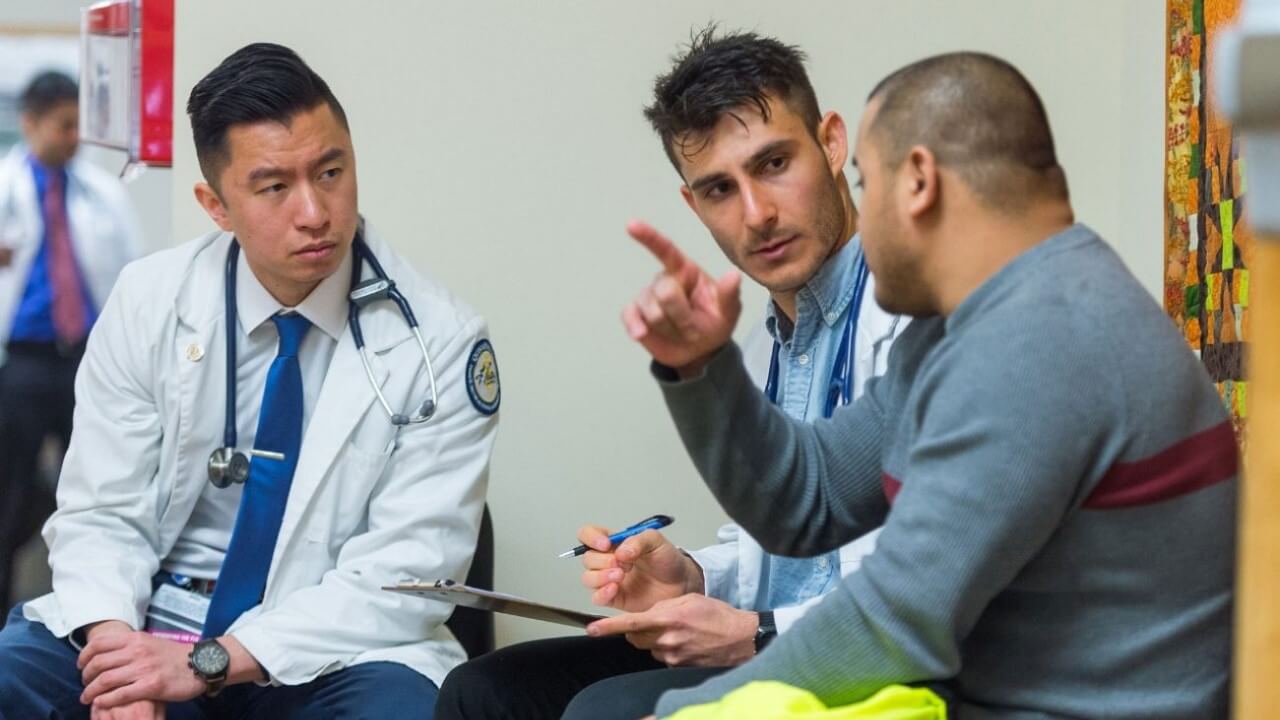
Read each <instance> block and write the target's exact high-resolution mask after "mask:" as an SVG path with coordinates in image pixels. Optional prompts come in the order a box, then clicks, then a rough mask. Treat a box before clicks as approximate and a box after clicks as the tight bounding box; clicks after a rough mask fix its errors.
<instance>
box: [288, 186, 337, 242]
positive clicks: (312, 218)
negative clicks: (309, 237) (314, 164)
mask: <svg viewBox="0 0 1280 720" xmlns="http://www.w3.org/2000/svg"><path fill="white" fill-rule="evenodd" d="M294 197H295V199H296V203H297V204H296V213H295V214H294V223H295V224H296V225H297V226H298V228H299V229H302V230H311V231H315V230H322V229H324V227H325V226H326V225H328V224H329V209H328V206H326V205H325V202H324V196H323V194H322V193H321V192H320V191H319V190H318V189H317V188H316V186H315V185H313V184H311V183H303V184H301V185H300V186H299V187H298V192H297V193H296V194H295V196H294Z"/></svg>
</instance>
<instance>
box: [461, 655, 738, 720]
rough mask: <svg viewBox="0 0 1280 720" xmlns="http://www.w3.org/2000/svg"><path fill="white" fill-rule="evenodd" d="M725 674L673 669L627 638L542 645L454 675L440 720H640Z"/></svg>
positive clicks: (475, 663)
mask: <svg viewBox="0 0 1280 720" xmlns="http://www.w3.org/2000/svg"><path fill="white" fill-rule="evenodd" d="M725 669H726V668H668V667H667V666H665V665H663V664H662V663H660V662H658V661H657V660H654V659H653V656H651V655H650V654H649V653H647V652H645V651H643V650H637V649H636V648H634V647H632V646H631V645H630V644H628V643H627V641H626V640H625V639H623V638H620V637H619V638H589V637H566V638H552V639H550V640H534V641H532V642H526V643H520V644H519V645H511V646H509V647H505V648H501V649H499V650H495V651H493V652H491V653H488V654H486V655H482V656H480V657H478V658H476V659H475V660H472V661H471V662H468V663H466V664H464V665H462V666H461V667H459V668H457V669H456V670H454V671H453V672H451V673H449V676H448V677H447V678H445V680H444V685H443V686H442V687H441V688H440V696H439V699H438V700H437V702H436V720H482V719H489V718H495V719H496V718H502V719H503V720H544V719H545V720H556V719H557V718H560V717H562V716H563V717H564V718H565V719H566V720H569V719H572V720H585V719H587V718H589V719H590V720H613V719H614V718H617V719H619V720H638V718H641V717H644V716H645V715H649V714H652V713H653V708H654V705H655V704H656V703H657V701H658V696H660V695H661V694H662V693H663V692H665V691H667V690H672V689H675V688H683V687H692V686H694V685H698V684H700V683H701V682H702V681H703V680H706V679H707V678H710V677H712V676H714V675H717V674H719V673H722V672H724V671H725ZM571 703H572V705H571Z"/></svg>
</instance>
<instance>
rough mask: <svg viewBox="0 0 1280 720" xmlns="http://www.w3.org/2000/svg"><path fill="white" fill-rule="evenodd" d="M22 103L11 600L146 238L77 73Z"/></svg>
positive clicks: (11, 265)
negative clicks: (104, 323)
mask: <svg viewBox="0 0 1280 720" xmlns="http://www.w3.org/2000/svg"><path fill="white" fill-rule="evenodd" d="M20 108H21V120H22V134H23V138H24V141H23V142H22V143H20V144H18V145H17V146H15V147H14V148H12V149H11V150H10V151H9V152H8V153H7V155H5V156H4V157H3V158H0V605H3V606H4V607H8V605H9V603H10V602H11V600H12V599H11V598H10V595H12V594H14V590H13V589H12V588H13V587H14V586H15V584H16V582H15V581H16V578H15V577H14V575H15V573H14V563H15V556H16V554H17V550H18V548H19V547H21V546H22V545H24V544H25V543H26V542H27V541H28V540H29V539H31V538H32V537H34V536H35V532H36V529H37V528H39V526H40V523H42V522H43V521H44V519H45V517H47V515H48V513H49V512H51V511H52V510H53V491H52V488H51V487H48V486H46V484H45V483H43V482H41V472H40V457H41V449H42V447H43V446H44V445H45V443H46V442H47V441H49V440H51V439H52V440H55V441H56V442H57V445H58V451H59V453H60V452H61V451H62V450H63V449H65V447H66V445H67V443H68V442H69V439H70V434H71V421H72V410H73V408H74V405H75V400H74V392H73V386H74V382H75V373H76V369H77V367H78V364H79V361H80V356H81V354H82V353H83V352H84V339H85V337H86V335H87V334H88V332H89V329H90V328H91V327H92V324H93V320H94V317H95V315H96V313H97V312H98V311H99V310H101V308H102V305H103V303H104V302H106V299H107V296H108V294H109V293H110V291H111V288H112V285H113V284H114V283H115V281H116V277H117V276H118V275H119V273H120V271H121V269H122V268H123V267H124V266H125V265H126V264H127V263H128V262H130V261H131V260H133V259H134V258H136V257H137V256H138V254H139V247H140V245H141V242H140V238H139V234H140V233H139V224H138V220H137V216H136V214H135V212H134V210H133V207H132V205H131V204H130V202H129V199H128V197H127V196H126V194H125V190H124V186H123V185H122V184H121V183H120V181H119V180H117V179H116V178H115V177H113V176H112V175H110V174H109V173H107V172H106V171H104V170H101V169H99V168H98V167H96V166H94V165H93V164H92V163H90V162H88V161H87V160H84V159H83V158H81V157H80V156H79V155H77V151H78V149H79V94H78V89H77V88H76V84H75V81H74V80H72V79H71V78H70V77H67V76H66V75H63V74H61V73H58V72H55V71H49V72H44V73H41V74H39V75H37V76H36V77H35V78H33V79H32V80H31V82H30V83H29V84H28V86H27V88H26V89H25V90H24V91H23V93H22V96H21V100H20ZM68 256H69V262H68V260H67V259H66V258H67V257H68ZM68 308H70V309H71V311H70V314H68V313H66V312H65V311H66V310H67V309H68ZM3 625H4V620H3V618H0V627H3Z"/></svg>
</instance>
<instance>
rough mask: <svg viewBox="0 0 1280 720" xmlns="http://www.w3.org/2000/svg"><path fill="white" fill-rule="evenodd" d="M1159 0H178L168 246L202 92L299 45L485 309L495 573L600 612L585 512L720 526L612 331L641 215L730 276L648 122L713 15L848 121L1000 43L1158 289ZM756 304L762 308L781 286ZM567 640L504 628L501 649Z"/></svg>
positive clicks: (685, 535) (1073, 170)
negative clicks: (942, 63)
mask: <svg viewBox="0 0 1280 720" xmlns="http://www.w3.org/2000/svg"><path fill="white" fill-rule="evenodd" d="M1163 8H1164V3H1163V2H1161V0H1128V1H1116V0H1077V1H1073V2H1065V1H1057V2H1049V1H1048V0H984V1H983V2H976V1H970V2H944V1H943V0H935V1H933V2H930V1H927V0H897V1H896V2H892V3H889V2H871V1H870V0H864V1H861V2H835V1H828V2H808V3H779V2H776V0H775V1H767V2H766V1H762V0H751V1H749V2H748V1H743V0H739V1H736V2H690V1H688V0H679V1H677V0H665V1H662V2H649V3H630V4H625V3H604V2H589V1H586V0H579V1H577V2H554V3H553V2H543V3H528V2H516V1H515V0H510V1H507V2H501V1H498V0H479V1H476V2H468V3H448V4H444V3H425V2H409V1H407V0H402V1H399V2H390V1H385V2H377V3H372V2H368V3H356V2H332V1H329V0H325V1H323V2H320V1H317V0H275V1H273V2H261V1H260V0H222V1H221V2H217V3H206V2H196V1H195V0H180V1H179V4H178V37H177V63H176V64H177V70H176V72H177V77H176V88H175V91H176V92H175V94H176V95H177V96H178V102H179V108H178V110H179V112H178V115H179V117H177V118H176V120H177V122H176V123H175V132H176V133H177V135H178V142H177V143H176V148H177V150H176V153H175V154H176V165H175V171H174V172H173V181H174V195H173V197H174V199H175V206H176V207H175V212H174V237H176V238H188V237H192V236H194V235H196V234H198V233H200V232H203V231H205V230H207V229H209V228H210V227H211V225H210V223H209V222H208V220H207V219H206V218H204V217H203V216H202V214H201V213H200V211H199V209H198V208H197V207H196V206H195V204H194V202H193V201H191V200H190V197H191V190H190V188H191V185H192V183H193V182H195V180H196V179H197V170H196V167H195V164H194V157H193V152H192V149H191V146H190V141H189V140H188V139H187V138H188V137H189V130H188V128H187V126H186V125H185V121H184V118H182V117H181V110H182V104H183V103H185V99H186V94H187V93H188V92H189V90H190V88H191V85H192V84H193V83H194V82H195V81H196V80H197V79H198V78H199V77H200V76H202V75H203V74H204V73H205V72H207V71H208V70H209V69H210V68H212V67H213V66H214V65H215V64H216V63H217V62H218V61H219V60H220V59H221V58H222V57H224V56H225V55H227V54H229V53H230V52H232V51H233V50H235V49H236V48H237V47H239V46H241V45H243V44H244V43H247V42H251V41H256V40H273V41H276V42H281V43H285V44H288V45H291V46H293V47H294V48H295V49H297V50H298V51H299V52H300V53H301V54H302V56H303V57H304V58H305V59H307V60H308V61H309V62H310V63H311V64H312V65H313V66H314V67H315V68H316V69H317V70H318V71H319V72H320V73H321V74H322V75H323V76H324V77H325V78H327V79H328V81H329V82H330V84H331V85H332V86H333V88H334V90H335V92H336V93H337V95H338V96H339V98H340V99H341V100H342V102H343V104H344V105H345V106H346V109H347V112H348V115H349V116H350V120H351V124H352V129H353V133H354V136H355V143H356V148H357V152H358V154H359V161H360V179H361V183H362V185H361V189H362V193H361V198H362V203H361V204H362V210H363V211H364V212H365V213H366V214H367V215H368V216H369V217H370V218H371V219H372V220H373V221H374V222H376V223H377V224H378V225H380V226H381V227H382V228H383V230H384V231H385V232H387V233H389V234H390V236H391V238H392V240H393V243H394V244H395V245H396V246H397V247H398V249H399V250H400V251H401V252H403V253H405V254H406V255H407V256H409V257H410V258H411V259H412V260H413V261H414V262H415V263H416V264H417V265H418V267H419V268H421V269H422V270H424V271H426V272H427V273H429V274H431V275H434V276H435V277H436V278H438V279H440V280H441V281H443V282H444V283H445V284H447V285H448V286H450V287H451V288H452V289H454V290H455V291H457V292H458V293H459V294H461V295H462V296H464V297H466V298H467V299H468V300H469V301H470V302H471V303H473V304H474V305H476V306H477V307H479V308H480V309H481V311H482V312H484V314H485V315H486V316H487V317H488V318H489V321H490V324H491V328H492V332H493V337H494V342H495V345H496V347H497V350H498V357H499V362H500V365H501V369H502V380H503V385H504V387H503V398H504V403H503V410H502V420H503V421H502V430H501V433H500V437H499V441H498V449H497V451H496V455H495V458H494V464H493V477H492V487H491V493H490V502H491V504H492V507H493V512H494V516H495V518H496V523H497V528H498V551H499V559H498V568H497V571H498V582H499V586H500V588H501V589H503V590H507V591H510V592H516V593H522V594H525V595H528V596H531V597H534V598H538V599H542V600H547V601H552V602H559V603H565V604H569V605H572V606H575V607H586V606H587V598H586V594H585V593H584V592H583V591H582V589H581V587H580V586H579V585H578V569H577V566H576V565H575V564H574V563H573V562H571V561H566V560H556V559H555V555H556V554H557V553H558V552H560V551H561V550H562V549H564V548H565V547H567V546H569V545H570V544H571V543H572V540H573V535H574V530H575V528H576V527H577V526H578V525H579V524H581V523H582V522H586V521H596V522H600V523H604V524H609V525H614V526H617V525H622V524H625V523H628V522H631V521H634V520H638V519H640V518H642V517H645V516H647V515H649V514H652V513H655V512H667V513H672V514H674V515H676V516H677V517H678V518H679V520H678V522H677V524H676V525H675V526H674V527H673V528H672V530H671V533H670V534H671V535H672V536H673V537H674V538H675V539H676V540H677V541H678V542H681V543H684V544H688V545H691V546H700V545H702V544H705V543H708V542H710V540H711V539H712V534H713V530H714V528H715V527H716V525H717V524H718V523H719V522H720V521H721V520H722V518H723V516H722V514H721V513H720V511H719V510H718V509H717V508H716V506H715V503H714V501H713V500H712V499H711V498H710V496H709V494H708V493H707V492H706V491H705V489H703V487H702V485H701V483H700V482H699V480H698V479H697V476H696V475H695V473H694V472H693V470H692V467H691V465H690V464H689V462H688V460H687V459H686V457H685V455H684V452H683V451H682V449H681V447H680V445H679V442H678V440H677V438H676V436H675V434H674V432H673V431H672V429H671V426H670V423H669V421H668V420H667V418H666V416H665V413H664V410H663V407H662V405H661V402H660V400H659V396H658V394H657V392H656V391H655V389H654V387H653V383H652V382H651V381H650V379H649V378H648V375H647V372H646V360H645V357H644V355H643V354H642V353H641V351H640V350H639V349H638V348H637V347H635V346H633V345H632V344H631V343H630V342H629V341H628V340H627V339H626V337H625V335H624V334H623V332H622V330H621V328H620V325H619V323H618V320H617V315H618V311H619V309H620V308H621V307H622V305H623V303H624V302H625V301H626V300H628V299H629V298H630V296H631V294H632V293H633V292H634V291H635V290H636V289H637V288H639V287H640V286H641V285H642V284H643V283H645V282H646V281H647V280H648V278H649V277H650V276H651V275H652V273H653V272H654V270H655V268H654V266H653V263H651V262H650V261H649V260H648V259H647V258H646V257H645V256H644V255H643V254H642V252H641V251H640V250H639V249H638V248H636V247H633V245H632V244H631V243H630V241H629V240H628V239H627V237H626V236H625V235H624V233H623V231H622V228H623V224H624V223H625V222H626V220H627V219H629V218H633V217H642V218H646V219H649V220H650V221H653V222H654V223H656V224H657V225H658V226H659V227H661V228H664V229H665V230H667V231H668V232H669V233H671V234H672V235H673V236H674V237H676V238H678V239H679V242H680V243H681V244H682V245H683V246H684V247H685V248H686V249H687V250H688V251H689V252H691V253H692V254H693V255H694V256H695V257H696V258H697V259H699V260H700V261H702V262H704V263H706V265H707V266H708V267H709V268H710V269H711V270H712V271H713V272H716V273H719V272H720V271H722V270H723V269H725V267H726V262H725V261H724V259H723V257H721V256H720V255H719V254H718V252H717V250H716V248H715V246H714V244H713V243H712V242H711V240H710V239H709V238H708V236H707V235H706V233H705V232H704V231H703V230H702V228H701V227H700V226H699V225H698V223H697V221H696V219H695V218H694V217H693V216H692V214H691V213H689V212H688V210H687V209H686V208H685V207H684V205H683V203H682V201H681V200H680V198H679V195H678V192H677V189H678V185H677V182H678V181H677V177H676V176H675V174H674V173H673V172H672V170H671V168H670V167H669V166H668V165H667V162H666V159H665V157H664V156H663V154H662V152H661V151H660V148H659V146H658V144H657V141H656V140H655V139H654V138H653V137H652V135H651V133H650V131H649V129H648V128H647V127H646V125H645V123H644V121H643V119H642V117H641V116H640V106H641V105H642V104H643V103H644V102H646V100H647V93H648V92H649V89H650V86H651V83H652V80H653V76H654V75H655V74H656V73H658V72H660V71H662V70H664V69H665V67H666V65H667V58H668V57H669V56H670V55H671V53H672V52H673V51H674V50H675V48H676V45H677V43H679V42H680V41H681V40H682V39H685V38H687V37H688V35H689V29H690V28H691V27H693V26H699V25H701V24H703V23H705V22H707V21H708V20H709V19H713V18H714V19H717V20H720V21H721V22H722V23H723V24H724V26H726V27H732V28H751V29H756V30H758V31H760V32H762V33H767V34H772V35H776V36H778V37H780V38H783V39H785V40H786V41H788V42H792V43H797V44H799V45H801V46H803V47H804V48H805V49H806V50H807V51H808V52H809V55H810V58H811V67H812V76H813V81H814V84H815V86H816V88H817V90H818V95H819V98H820V100H821V101H822V103H823V104H824V105H825V106H826V107H827V108H830V109H837V110H840V111H841V112H843V113H844V114H845V116H846V118H847V119H848V120H849V122H850V124H856V120H857V117H858V115H859V113H860V110H861V107H862V101H863V99H864V97H865V96H866V94H867V92H868V91H869V90H870V89H871V87H872V85H873V84H874V83H875V82H876V81H877V80H878V79H879V78H880V77H882V76H883V75H885V74H886V73H887V72H889V71H891V70H893V69H895V68H896V67H898V66H900V65H902V64H904V63H906V62H909V61H911V60H914V59H917V58H920V57H922V56H925V55H928V54H933V53H937V52H942V51H947V50H954V49H960V48H969V49H980V50H986V51H990V52H994V53H997V54H1000V55H1002V56H1004V57H1006V58H1008V59H1009V60H1011V61H1013V62H1014V63H1015V64H1017V65H1018V66H1020V67H1021V68H1022V69H1023V70H1024V71H1025V72H1026V73H1027V75H1028V76H1029V77H1030V78H1031V80H1032V82H1033V83H1034V84H1035V85H1036V86H1037V87H1038V88H1039V89H1040V91H1041V92H1042V94H1043V95H1044V98H1045V101H1046V103H1047V106H1048V108H1049V113H1050V117H1051V119H1052V121H1053V125H1054V129H1055V131H1056V135H1057V138H1058V147H1059V153H1060V157H1061V158H1062V161H1063V163H1064V165H1065V166H1066V169H1067V173H1068V176H1069V178H1070V180H1071V187H1072V191H1073V197H1074V200H1075V204H1076V209H1077V211H1078V214H1079V217H1080V218H1081V219H1082V220H1084V221H1086V222H1088V223H1089V224H1091V225H1093V226H1094V227H1095V228H1096V229H1097V230H1098V231H1100V232H1101V233H1102V234H1103V235H1104V236H1105V237H1107V238H1108V239H1109V240H1111V242H1112V243H1114V244H1115V246H1116V248H1117V249H1118V250H1119V251H1120V253H1121V255H1122V256H1123V257H1124V258H1125V260H1126V261H1127V262H1128V263H1129V265H1130V267H1131V268H1133V270H1134V272H1135V273H1136V274H1137V275H1138V276H1139V278H1140V279H1141V280H1142V282H1143V283H1144V284H1145V285H1146V286H1147V287H1148V288H1149V289H1150V290H1151V291H1152V292H1153V293H1158V291H1159V286H1160V277H1161V272H1160V269H1161V252H1162V250H1161V248H1162V242H1161V232H1162V231H1161V207H1160V203H1161V200H1160V197H1161V195H1160V186H1161V177H1162V175H1161V164H1160V163H1161V147H1162V141H1161V137H1162V132H1163V130H1162V115H1161V112H1162V110H1161V107H1162V105H1161V97H1162V94H1163V63H1162V59H1161V58H1162V53H1163V39H1162V38H1163V28H1164V16H1163ZM747 302H748V308H749V309H750V310H751V311H750V312H749V315H750V316H751V318H750V320H751V321H752V322H754V321H755V320H756V319H758V317H759V315H760V312H759V308H760V307H761V303H762V302H763V295H762V294H761V293H759V292H758V291H756V292H753V293H752V294H751V295H750V296H749V297H748V299H747ZM1117 312H1123V309H1120V308H1118V309H1117ZM423 320H424V324H425V325H426V326H427V327H428V328H429V327H430V322H431V319H430V318H423ZM355 381H360V380H359V379H358V378H355V379H353V382H355ZM560 632H561V631H560V629H558V628H557V627H554V626H545V625H540V624H537V623H533V622H526V621H521V620H515V619H507V618H503V619H501V620H500V623H499V641H500V642H503V643H506V642H512V641H516V640H521V639H526V638H530V637H536V636H543V635H550V634H557V633H560Z"/></svg>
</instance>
